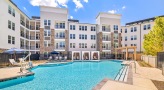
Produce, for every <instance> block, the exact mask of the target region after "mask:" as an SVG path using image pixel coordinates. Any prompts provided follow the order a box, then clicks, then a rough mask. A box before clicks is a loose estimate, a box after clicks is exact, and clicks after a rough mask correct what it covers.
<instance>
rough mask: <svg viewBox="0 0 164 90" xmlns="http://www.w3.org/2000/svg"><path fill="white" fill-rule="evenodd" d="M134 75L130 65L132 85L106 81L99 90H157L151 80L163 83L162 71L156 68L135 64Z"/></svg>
mask: <svg viewBox="0 0 164 90" xmlns="http://www.w3.org/2000/svg"><path fill="white" fill-rule="evenodd" d="M136 67H137V68H136V73H135V69H134V64H132V71H133V84H132V85H130V84H125V83H121V82H116V81H112V80H108V81H107V82H106V83H105V84H104V85H103V86H102V87H101V89H100V90H158V89H157V88H156V86H155V85H154V84H153V82H152V81H151V80H157V81H164V76H163V75H162V71H161V70H159V69H157V68H149V67H140V66H139V64H138V63H137V62H136Z"/></svg>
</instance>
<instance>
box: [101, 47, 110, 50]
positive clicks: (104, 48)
mask: <svg viewBox="0 0 164 90" xmlns="http://www.w3.org/2000/svg"><path fill="white" fill-rule="evenodd" d="M102 49H103V50H111V48H110V47H103V48H102Z"/></svg>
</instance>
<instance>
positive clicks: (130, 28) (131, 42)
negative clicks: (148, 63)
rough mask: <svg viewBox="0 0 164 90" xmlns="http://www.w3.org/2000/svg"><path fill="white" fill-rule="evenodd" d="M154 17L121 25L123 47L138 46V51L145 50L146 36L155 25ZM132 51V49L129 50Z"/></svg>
mask: <svg viewBox="0 0 164 90" xmlns="http://www.w3.org/2000/svg"><path fill="white" fill-rule="evenodd" d="M154 20H155V17H153V18H148V19H144V20H139V21H134V22H130V23H126V25H125V26H122V27H121V34H122V35H121V36H122V42H121V43H122V47H126V46H137V50H136V51H137V52H143V51H144V48H143V42H144V36H145V35H146V34H148V33H149V32H150V30H151V29H152V28H153V26H154ZM129 51H130V52H132V50H129Z"/></svg>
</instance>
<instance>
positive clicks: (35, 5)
mask: <svg viewBox="0 0 164 90" xmlns="http://www.w3.org/2000/svg"><path fill="white" fill-rule="evenodd" d="M12 1H13V2H14V3H15V4H16V5H17V6H18V7H19V8H20V9H21V10H22V11H23V12H24V13H26V14H27V15H28V16H29V17H31V16H40V9H39V5H44V6H52V7H59V8H68V10H69V16H68V18H70V19H78V20H79V21H80V23H92V24H95V23H96V16H97V15H98V13H99V12H108V13H112V14H121V15H122V18H121V24H122V25H125V23H128V22H133V21H136V20H142V19H146V18H151V17H154V16H160V15H164V0H12Z"/></svg>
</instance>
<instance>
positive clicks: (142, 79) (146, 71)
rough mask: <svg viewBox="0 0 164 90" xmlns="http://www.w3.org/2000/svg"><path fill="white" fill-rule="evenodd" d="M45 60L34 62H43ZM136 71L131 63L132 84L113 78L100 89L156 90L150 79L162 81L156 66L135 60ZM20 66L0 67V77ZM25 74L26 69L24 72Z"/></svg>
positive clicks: (13, 71)
mask: <svg viewBox="0 0 164 90" xmlns="http://www.w3.org/2000/svg"><path fill="white" fill-rule="evenodd" d="M44 63H45V62H42V63H38V64H34V66H37V65H39V64H44ZM136 66H137V70H136V71H137V72H136V73H135V70H134V64H132V72H133V84H126V83H122V82H118V81H113V80H106V81H105V83H104V84H103V86H102V87H101V89H100V90H158V89H157V88H156V86H155V85H154V84H153V82H152V81H151V80H157V81H164V76H163V75H162V71H161V70H159V69H157V68H149V67H140V66H139V64H138V63H137V62H136ZM19 72H20V67H7V68H1V69H0V79H5V78H11V77H15V76H18V75H22V74H21V73H19ZM24 74H26V71H25V72H24Z"/></svg>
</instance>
